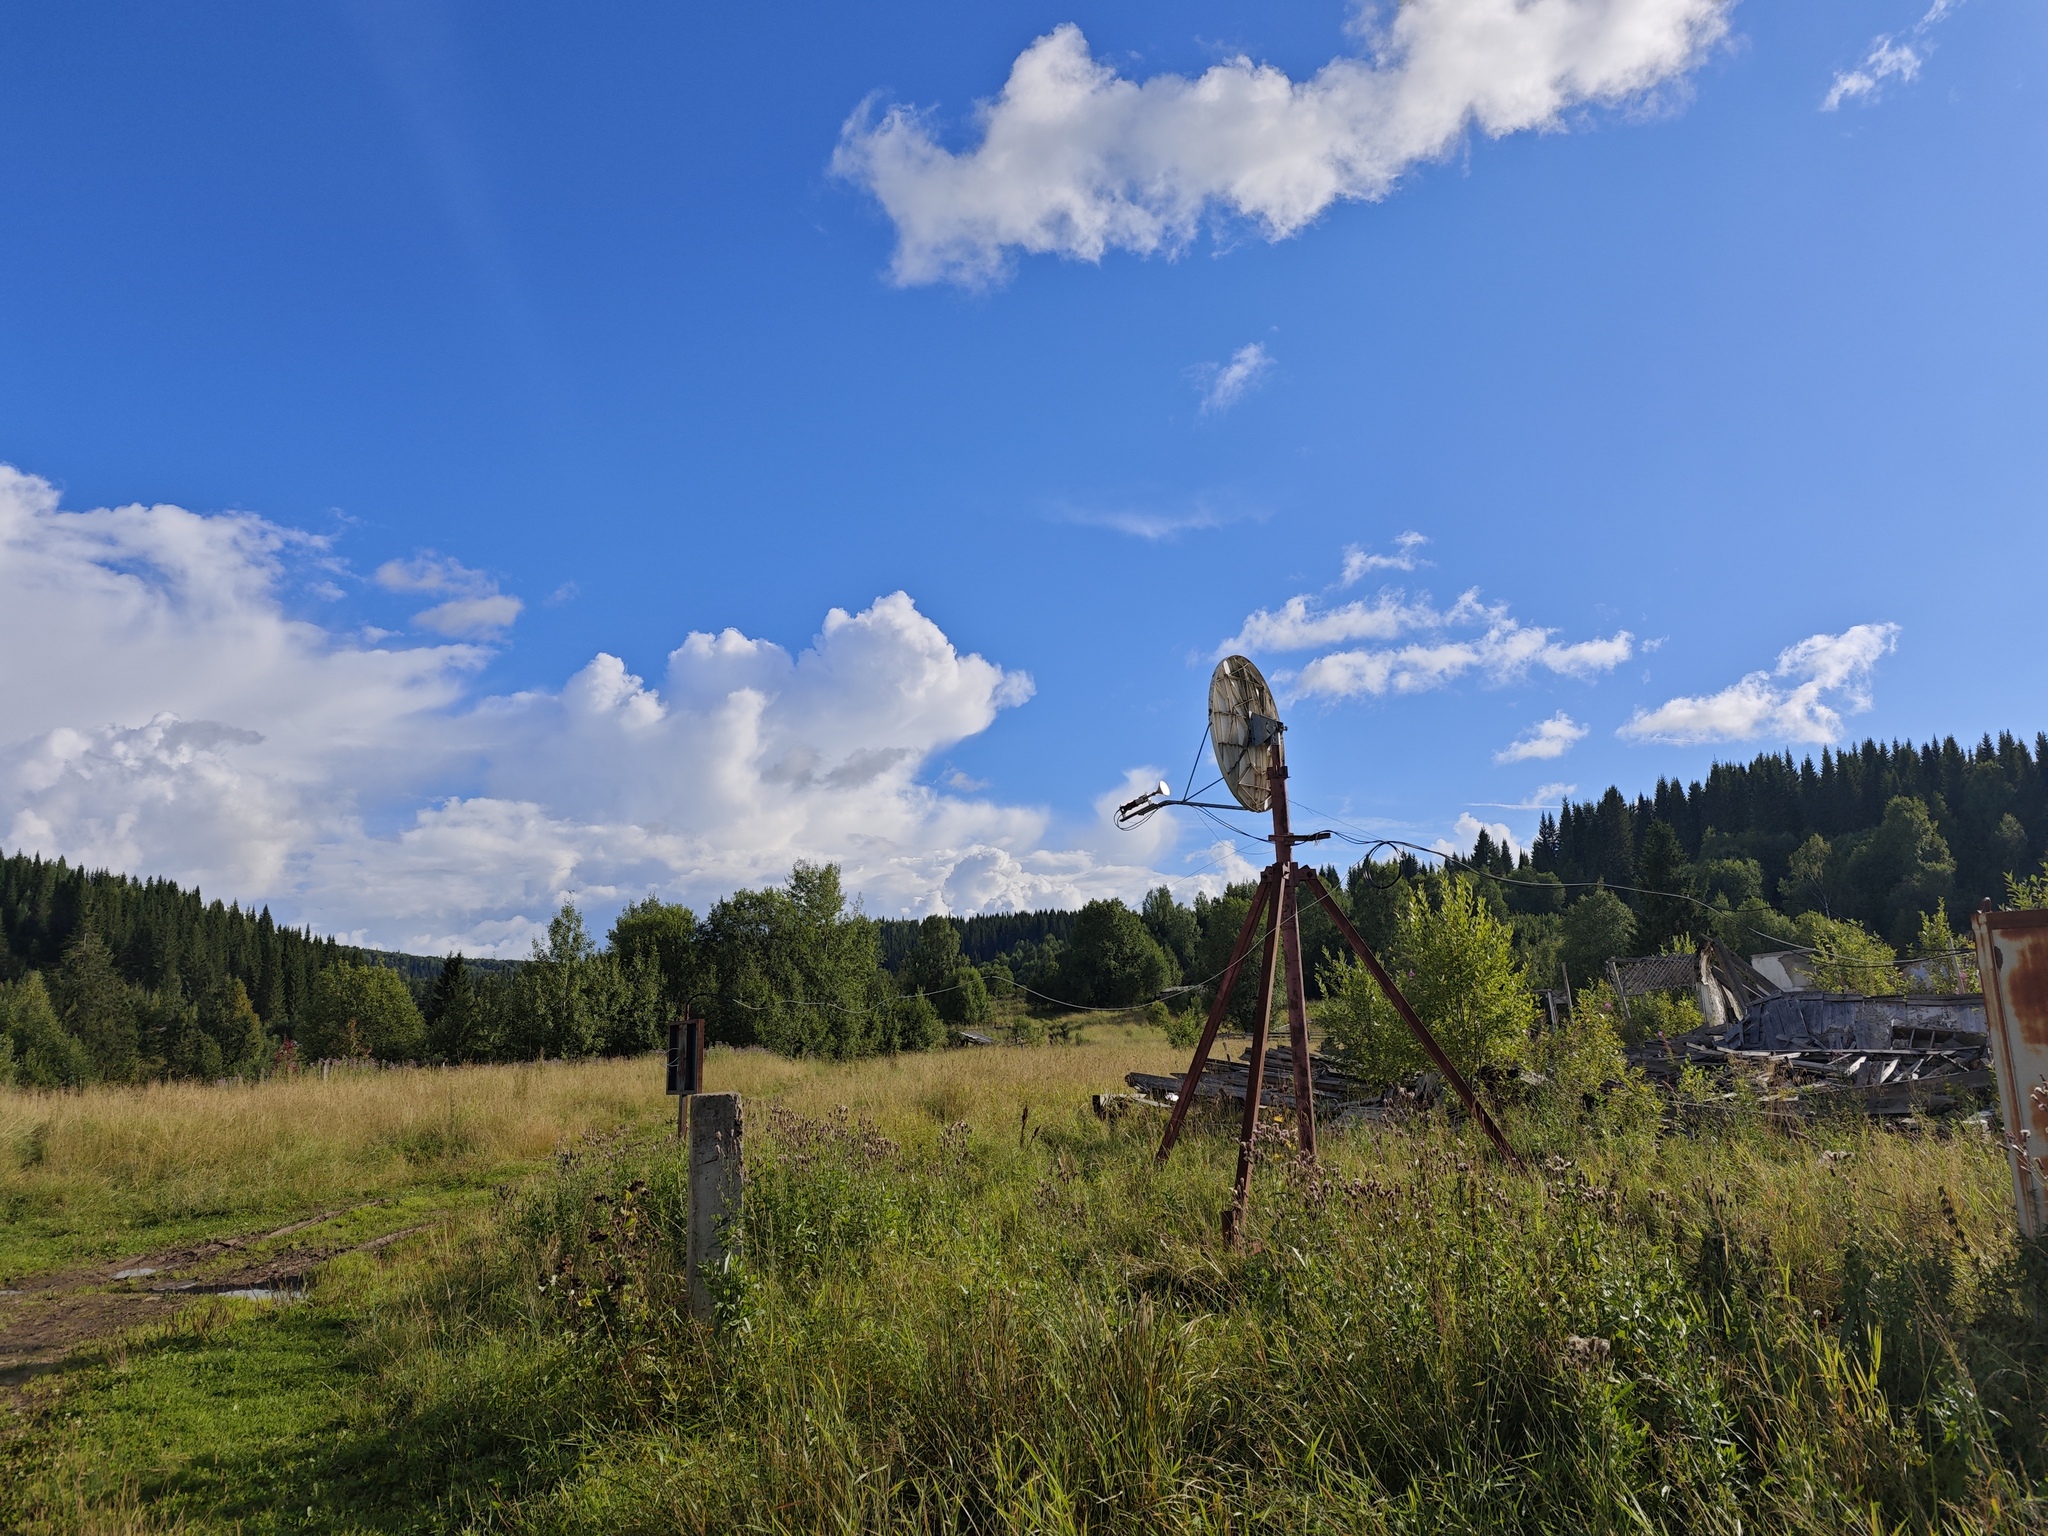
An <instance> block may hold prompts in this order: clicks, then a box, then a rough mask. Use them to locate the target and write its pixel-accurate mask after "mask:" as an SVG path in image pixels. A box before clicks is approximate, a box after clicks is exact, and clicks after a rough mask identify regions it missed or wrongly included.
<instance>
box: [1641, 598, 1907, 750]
mask: <svg viewBox="0 0 2048 1536" xmlns="http://www.w3.org/2000/svg"><path fill="white" fill-rule="evenodd" d="M1898 636H1899V626H1898V625H1896V624H1858V625H1856V626H1854V627H1853V628H1850V629H1846V630H1844V631H1843V632H1842V633H1841V634H1839V635H1812V636H1809V637H1808V638H1806V639H1804V640H1802V641H1800V642H1799V643H1798V644H1797V645H1793V646H1787V647H1786V648H1785V649H1784V650H1782V651H1780V652H1779V653H1778V664H1777V666H1776V667H1774V668H1772V669H1771V670H1770V671H1768V672H1751V673H1749V674H1748V675H1747V676H1746V677H1744V678H1742V679H1741V680H1740V681H1739V682H1735V683H1731V684H1730V685H1729V686H1728V687H1726V688H1723V689H1722V690H1721V691H1720V692H1719V693H1713V694H1707V695H1705V696H1703V697H1699V698H1694V697H1689V696H1681V697H1679V698H1675V699H1671V700H1669V701H1668V702H1666V703H1664V704H1661V705H1659V706H1658V707H1657V708H1655V709H1653V710H1647V711H1641V712H1638V713H1637V715H1636V717H1635V718H1634V719H1632V720H1630V721H1629V722H1628V724H1626V725H1624V726H1623V727H1622V728H1621V729H1620V730H1619V731H1617V732H1616V733H1615V734H1617V735H1618V736H1620V737H1622V738H1623V739H1624V740H1627V741H1655V742H1671V743H1677V744H1680V745H1685V746H1693V745H1698V744H1700V743H1704V742H1710V741H1754V740H1755V739H1757V738H1758V737H1760V736H1767V737H1773V738H1775V739H1777V740H1780V741H1802V742H1818V743H1827V742H1832V741H1834V740H1836V739H1837V738H1838V737H1839V736H1840V735H1841V730H1842V715H1843V713H1844V712H1846V713H1849V714H1858V713H1861V712H1862V711H1863V710H1866V709H1869V708H1870V706H1871V702H1872V700H1871V696H1870V679H1871V674H1872V673H1873V672H1874V671H1875V669H1876V667H1877V663H1878V659H1879V658H1880V657H1882V656H1885V655H1887V654H1888V653H1890V652H1891V651H1892V650H1894V649H1896V648H1897V646H1898ZM1837 706H1839V707H1837Z"/></svg>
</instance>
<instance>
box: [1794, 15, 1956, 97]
mask: <svg viewBox="0 0 2048 1536" xmlns="http://www.w3.org/2000/svg"><path fill="white" fill-rule="evenodd" d="M1962 3H1963V0H1934V4H1933V5H1931V6H1929V7H1928V8H1927V14H1926V15H1924V16H1922V17H1921V18H1920V19H1919V20H1918V21H1916V22H1914V23H1913V25H1912V26H1911V27H1910V28H1909V29H1908V30H1907V31H1906V32H1905V33H1904V35H1903V36H1902V35H1901V34H1899V33H1896V32H1880V33H1878V34H1877V36H1876V37H1874V38H1872V39H1871V41H1870V48H1869V50H1868V51H1867V52H1866V53H1865V54H1864V55H1863V61H1862V62H1861V63H1860V64H1858V65H1857V66H1856V67H1855V68H1854V69H1845V70H1842V71H1841V72H1840V73H1838V74H1837V75H1836V76H1835V82H1834V84H1833V85H1831V86H1829V87H1828V94H1827V98H1826V99H1825V100H1824V101H1822V102H1821V104H1820V109H1821V111H1823V112H1833V111H1834V110H1835V109H1836V108H1838V107H1840V106H1841V104H1842V103H1843V102H1845V101H1875V100H1876V99H1877V97H1878V93H1879V90H1880V88H1881V87H1882V86H1883V85H1884V83H1885V81H1887V80H1897V81H1900V82H1901V83H1905V84H1910V83H1911V82H1912V81H1914V80H1917V79H1918V78H1919V77H1920V66H1921V65H1922V64H1924V63H1926V62H1927V55H1928V54H1930V53H1932V52H1933V51H1934V44H1933V43H1932V42H1931V41H1929V34H1930V33H1932V32H1933V31H1934V29H1935V28H1936V27H1938V26H1940V25H1941V24H1942V23H1943V22H1944V21H1946V20H1948V18H1949V17H1950V16H1951V15H1952V14H1953V13H1954V12H1955V10H1956V8H1957V7H1958V6H1960V5H1961V4H1962Z"/></svg>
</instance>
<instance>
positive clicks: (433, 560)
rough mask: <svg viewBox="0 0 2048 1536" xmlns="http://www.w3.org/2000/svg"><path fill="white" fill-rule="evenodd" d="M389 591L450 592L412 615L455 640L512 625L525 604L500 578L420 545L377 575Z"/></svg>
mask: <svg viewBox="0 0 2048 1536" xmlns="http://www.w3.org/2000/svg"><path fill="white" fill-rule="evenodd" d="M374 579H375V580H376V583H377V585H378V586H380V587H383V588H384V589H385V590H386V591H389V592H417V593H420V594H423V595H427V596H435V597H439V596H446V597H447V598H448V601H447V602H444V603H436V604H435V605H434V606H433V607H431V608H427V609H423V610H422V611H421V612H419V613H416V614H414V615H413V616H412V621H413V623H415V624H417V625H419V626H420V627H421V628H422V629H430V630H432V631H433V632H434V633H435V634H437V635H446V636H448V637H450V638H451V639H462V640H488V639H493V638H495V637H496V636H498V635H500V634H502V633H504V631H506V630H508V629H510V628H511V627H512V624H513V622H514V621H515V620H516V619H517V618H518V617H519V615H520V613H521V612H522V611H523V610H524V608H525V607H526V605H525V604H524V603H522V602H521V601H520V600H519V599H518V598H516V597H512V596H510V595H509V594H507V593H504V592H500V591H499V590H498V583H497V582H496V581H495V580H493V579H492V578H491V577H489V576H487V575H485V574H484V573H483V572H482V571H475V570H471V569H470V568H469V567H468V566H466V565H464V564H463V563H462V562H461V561H460V560H450V559H446V558H444V557H443V556H440V555H437V554H435V553H434V552H433V551H432V550H430V549H429V550H422V551H421V552H420V553H419V554H417V555H415V556H414V557H413V558H412V559H410V560H387V561H385V562H384V563H383V564H382V565H380V566H378V567H377V573H376V576H375V578H374Z"/></svg>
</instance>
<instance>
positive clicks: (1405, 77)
mask: <svg viewBox="0 0 2048 1536" xmlns="http://www.w3.org/2000/svg"><path fill="white" fill-rule="evenodd" d="M1729 6H1730V0H1406V3H1403V4H1401V5H1399V6H1397V7H1394V8H1393V9H1392V11H1391V16H1390V18H1389V19H1386V20H1385V21H1384V24H1381V22H1380V18H1381V16H1382V15H1383V13H1382V11H1381V10H1380V8H1379V7H1377V6H1368V7H1366V8H1365V9H1364V10H1363V11H1361V12H1360V16H1359V27H1358V30H1359V32H1360V34H1361V42H1362V44H1363V48H1362V50H1361V55H1360V56H1357V57H1352V56H1346V57H1340V58H1337V59H1333V60H1332V61H1331V62H1330V63H1328V64H1326V65H1324V66H1323V68H1321V69H1320V70H1318V71H1316V73H1315V74H1314V75H1312V76H1310V77H1309V78H1307V79H1303V80H1294V79H1291V78H1289V77H1288V76H1287V75H1286V74H1285V73H1284V72H1283V71H1281V70H1278V69H1275V68H1274V67H1272V66H1271V65H1267V64H1255V63H1254V62H1253V61H1252V60H1251V59H1249V58H1246V57H1244V56H1242V55H1240V56H1238V57H1236V58H1232V59H1228V60H1225V61H1224V62H1222V63H1219V64H1217V65H1215V66H1213V67H1212V68H1210V69H1209V70H1207V71H1205V72H1204V73H1203V74H1202V75H1201V76H1200V77H1199V78H1197V79H1192V80H1191V79H1188V78H1186V77H1185V76H1182V75H1171V74H1167V75H1155V76H1153V77H1152V78H1151V79H1148V80H1144V81H1137V80H1130V79H1126V78H1124V77H1123V76H1122V75H1120V74H1118V73H1117V72H1116V70H1115V69H1113V68H1111V67H1110V66H1109V65H1106V64H1103V63H1101V62H1099V61H1098V60H1096V59H1095V57H1094V56H1093V55H1092V54H1091V53H1090V51H1089V48H1088V43H1087V41H1086V39H1084V38H1083V37H1082V35H1081V31H1080V29H1079V28H1078V27H1076V26H1073V25H1071V24H1068V25H1063V26H1060V27H1057V28H1055V29H1054V30H1053V31H1051V32H1049V33H1047V34H1046V35H1045V36H1043V37H1041V38H1039V39H1038V40H1037V41H1035V42H1033V43H1032V44H1031V45H1030V46H1029V47H1028V48H1026V49H1025V50H1024V51H1023V53H1021V54H1019V55H1018V57H1017V59H1016V61H1015V62H1014V63H1013V64H1012V65H1011V68H1010V77H1009V79H1008V80H1007V81H1006V82H1005V83H1004V85H1003V88H1002V91H1001V93H1000V94H999V95H998V96H997V97H996V98H995V99H994V100H993V101H988V102H984V103H983V104H982V105H981V106H980V107H979V109H978V111H977V114H976V115H977V119H978V127H979V130H980V134H979V141H978V142H977V143H975V144H974V145H973V146H972V147H969V148H964V149H961V150H958V151H955V150H951V149H948V148H946V147H945V146H944V145H943V144H942V143H941V142H940V141H939V138H938V136H937V134H936V132H935V131H934V126H933V124H932V122H931V121H930V119H929V117H928V116H926V115H925V114H922V113H919V112H918V111H916V110H914V109H912V108H910V107H907V106H902V105H891V106H886V107H884V106H881V105H880V104H879V103H878V102H877V101H876V100H874V99H870V101H869V102H868V103H866V104H865V105H863V106H862V107H861V108H860V110H858V111H857V112H855V113H854V115H853V116H852V117H851V118H849V119H848V120H847V122H846V124H845V126H844V127H843V129H842V130H841V134H840V141H839V146H838V148H837V150H836V152H835V153H834V155H833V160H832V164H833V169H834V170H835V171H836V172H837V173H838V174H839V175H841V176H843V177H846V178H848V179H850V180H852V181H854V182H856V183H858V184H859V185H861V186H863V187H865V188H866V189H867V190H868V191H869V192H870V193H871V194H872V195H873V196H874V197H875V199H876V200H877V201H878V202H879V203H880V204H881V205H882V208H883V209H884V211H885V212H887V214H888V215H889V217H890V219H891V220H892V221H893V223H894V224H895V226H896V236H897V243H896V251H895V255H894V258H893V262H892V273H893V275H894V277H895V280H896V281H897V282H899V283H904V284H912V283H929V282H937V281H953V282H960V283H983V282H987V281H990V280H992V279H995V278H998V277H1000V276H1001V275H1002V273H1003V270H1004V268H1005V265H1006V263H1007V262H1008V261H1009V259H1010V257H1011V254H1012V253H1013V252H1025V253H1054V254H1058V255H1062V256H1068V257H1073V258H1076V259H1079V260H1083V261H1099V260H1100V259H1101V258H1102V256H1103V254H1104V253H1105V252H1107V251H1111V250H1125V251H1132V252H1136V253H1138V254H1141V255H1149V254H1152V253H1154V252H1166V253H1172V252H1175V251H1178V250H1180V249H1182V248H1184V247H1185V246H1186V245H1187V244H1188V243H1189V242H1190V241H1191V240H1192V239H1193V238H1194V237H1195V235H1196V233H1197V232H1198V231H1199V229H1200V228H1201V226H1202V224H1203V222H1204V221H1205V219H1208V218H1211V217H1222V218H1226V219H1237V220H1243V221H1246V222H1248V223H1250V224H1251V225H1252V226H1253V227H1255V228H1257V229H1258V230H1259V231H1260V232H1261V233H1262V234H1263V235H1264V236H1265V237H1266V238H1267V239H1269V240H1279V239H1284V238H1285V237H1287V236H1289V235H1292V234H1294V233H1296V232H1297V231H1299V230H1300V229H1302V228H1303V227H1304V226H1306V225H1307V224H1309V223H1311V222H1312V221H1313V220H1314V219H1315V218H1316V217H1317V216H1318V215H1319V214H1321V213H1322V212H1323V210H1324V209H1326V208H1328V207H1329V206H1330V204H1331V203H1333V202H1337V201H1339V200H1361V199H1362V200H1377V199H1379V198H1383V197H1385V196H1386V195H1387V194H1388V193H1389V192H1390V191H1392V190H1393V188H1394V186H1395V184H1396V183H1397V182H1398V181H1399V179H1400V178H1401V176H1402V174H1403V173H1404V172H1406V171H1408V170H1409V169H1411V168H1412V167H1414V166H1416V165H1418V164H1420V163H1422V162H1425V161H1430V160H1436V159H1440V158H1442V157H1443V156H1445V155H1447V154H1449V153H1451V152H1452V151H1453V150H1454V149H1455V148H1456V146H1457V145H1458V144H1459V142H1460V141H1461V140H1463V139H1464V137H1465V136H1466V135H1467V133H1469V132H1471V131H1472V130H1474V129H1476V130H1477V131H1479V132H1480V133H1483V134H1486V135H1487V136H1489V137H1493V138H1499V137H1501V136H1503V135H1505V134H1510V133H1517V132H1522V131H1526V130H1530V129H1555V128H1559V127H1562V126H1563V125H1564V124H1565V122H1566V121H1567V117H1568V114H1569V113H1570V112H1571V111H1572V110H1573V109H1574V108H1576V107H1581V106H1586V105H1623V104H1627V103H1632V102H1639V101H1641V100H1643V99H1644V98H1645V97H1646V96H1648V95H1650V94H1651V93H1654V92H1655V91H1657V90H1658V88H1659V87H1662V86H1666V85H1668V84H1670V83H1671V82H1674V81H1677V80H1679V79H1681V78H1682V77H1683V76H1684V75H1685V74H1686V73H1687V72H1688V71H1689V70H1691V69H1692V68H1693V66H1694V65H1695V64H1697V63H1698V62H1699V61H1700V59H1701V58H1702V57H1703V56H1704V55H1705V53H1706V52H1707V50H1708V49H1709V48H1711V47H1712V46H1713V44H1714V43H1715V42H1717V41H1718V40H1719V39H1720V38H1721V37H1722V36H1723V35H1724V34H1725V33H1726V30H1727V24H1728V23H1727V16H1728V10H1729Z"/></svg>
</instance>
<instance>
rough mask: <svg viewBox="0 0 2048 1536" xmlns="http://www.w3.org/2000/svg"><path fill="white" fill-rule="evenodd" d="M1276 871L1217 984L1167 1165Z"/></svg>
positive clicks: (1179, 1102) (1257, 894) (1171, 1134)
mask: <svg viewBox="0 0 2048 1536" xmlns="http://www.w3.org/2000/svg"><path fill="white" fill-rule="evenodd" d="M1272 888H1273V871H1272V870H1270V869H1269V870H1267V871H1266V872H1265V873H1264V874H1263V875H1261V876H1259V888H1258V889H1257V890H1256V891H1254V892H1253V893H1252V905H1251V910H1250V911H1248V912H1246V913H1245V915H1244V922H1243V924H1242V925H1241V926H1240V927H1239V928H1238V930H1237V942H1236V943H1235V944H1233V945H1232V946H1231V947H1230V964H1228V965H1227V966H1225V967H1224V968H1223V976H1222V979H1221V980H1220V981H1218V982H1217V984H1216V1001H1215V1002H1213V1003H1211V1004H1210V1005H1209V1022H1208V1023H1207V1024H1205V1025H1203V1026H1202V1039H1201V1043H1200V1044H1199V1045H1197V1046H1196V1047H1195V1055H1194V1059H1193V1060H1192V1061H1190V1062H1189V1063H1188V1075H1187V1077H1186V1079H1185V1080H1184V1081H1183V1082H1182V1083H1181V1085H1180V1097H1179V1098H1177V1099H1175V1100H1174V1101H1173V1113H1172V1114H1171V1115H1169V1116H1168V1117H1167V1120H1166V1134H1165V1135H1164V1136H1162V1137H1160V1138H1159V1161H1160V1162H1162V1163H1163V1162H1165V1161H1166V1159H1167V1155H1168V1154H1169V1153H1171V1152H1172V1151H1173V1144H1174V1143H1175V1142H1176V1141H1178V1140H1180V1128H1181V1126H1182V1124H1183V1123H1185V1121H1186V1120H1187V1117H1188V1107H1189V1106H1190V1105H1192V1104H1193V1103H1194V1102H1195V1089H1196V1087H1197V1086H1198V1085H1199V1084H1200V1083H1201V1081H1202V1071H1203V1069H1204V1068H1205V1067H1207V1066H1208V1064H1209V1050H1210V1047H1212V1046H1213V1045H1215V1043H1216V1030H1217V1028H1218V1027H1219V1026H1220V1025H1221V1024H1222V1022H1223V1015H1224V1012H1225V1010H1227V1009H1228V1008H1229V1007H1230V989H1231V987H1232V986H1234V985H1235V984H1236V982H1237V971H1238V967H1239V966H1241V965H1242V964H1244V957H1245V951H1247V950H1249V949H1250V948H1251V947H1252V935H1253V934H1255V933H1257V932H1258V930H1259V914H1260V913H1261V912H1263V911H1265V909H1266V906H1267V903H1268V900H1269V898H1270V896H1271V895H1272Z"/></svg>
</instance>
